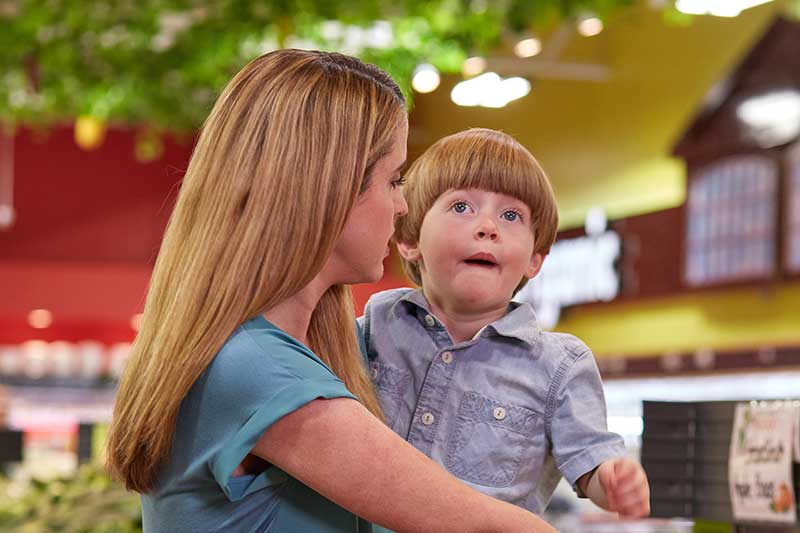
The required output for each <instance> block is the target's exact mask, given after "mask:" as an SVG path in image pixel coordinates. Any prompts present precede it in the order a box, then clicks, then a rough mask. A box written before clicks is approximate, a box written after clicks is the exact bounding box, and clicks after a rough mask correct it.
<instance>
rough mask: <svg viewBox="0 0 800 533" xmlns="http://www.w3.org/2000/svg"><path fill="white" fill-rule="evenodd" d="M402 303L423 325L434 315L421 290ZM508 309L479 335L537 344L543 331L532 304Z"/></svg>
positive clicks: (518, 305) (412, 292) (402, 300)
mask: <svg viewBox="0 0 800 533" xmlns="http://www.w3.org/2000/svg"><path fill="white" fill-rule="evenodd" d="M400 302H405V305H406V306H407V307H409V310H410V311H412V314H415V315H416V317H417V319H418V320H420V321H422V322H423V324H424V320H425V316H426V315H432V313H431V309H430V305H429V304H428V300H427V299H426V298H425V295H424V294H422V290H420V289H414V290H412V291H408V292H407V293H406V294H404V295H403V296H402V297H400V298H399V299H398V300H397V302H396V303H395V305H398V304H399V303H400ZM508 307H509V310H508V313H506V314H505V315H504V316H503V317H501V318H500V319H499V320H495V321H494V322H492V323H491V324H488V325H486V326H485V327H484V328H482V329H481V330H480V332H479V333H478V335H479V336H481V337H485V336H489V335H492V334H495V335H499V336H501V337H513V338H515V339H519V340H521V341H522V342H525V343H527V344H530V345H531V346H533V345H534V344H536V341H537V340H538V339H539V334H540V333H541V330H540V328H539V323H538V322H537V320H536V314H535V313H534V312H533V308H532V307H531V306H530V304H528V303H520V302H514V301H512V302H510V303H509V305H508ZM413 310H415V311H416V312H414V311H413ZM436 325H437V327H441V326H440V325H439V321H438V320H437V322H436Z"/></svg>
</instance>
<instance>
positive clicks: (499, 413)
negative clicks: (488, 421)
mask: <svg viewBox="0 0 800 533" xmlns="http://www.w3.org/2000/svg"><path fill="white" fill-rule="evenodd" d="M492 414H493V415H494V417H495V419H497V420H502V419H504V418H505V417H506V410H505V409H503V408H502V407H495V408H494V413H492Z"/></svg>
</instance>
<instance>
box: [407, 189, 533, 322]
mask: <svg viewBox="0 0 800 533" xmlns="http://www.w3.org/2000/svg"><path fill="white" fill-rule="evenodd" d="M398 248H399V250H400V253H401V255H403V257H404V258H405V259H406V260H409V261H417V262H418V264H419V267H420V276H421V278H422V286H423V289H424V291H425V294H426V296H427V297H428V298H429V299H432V300H433V301H432V302H431V303H435V304H437V305H439V306H444V307H450V306H458V308H459V309H460V310H462V311H480V310H489V309H494V308H498V307H504V306H506V305H508V302H509V301H510V300H511V297H512V296H513V293H514V289H515V288H516V286H517V284H518V283H519V282H520V280H521V279H522V277H523V276H525V277H528V278H531V277H533V276H535V275H536V274H537V273H538V272H539V269H540V268H541V266H542V261H543V259H544V258H543V256H542V255H541V254H539V253H534V252H533V250H534V236H533V230H532V225H531V213H530V209H529V208H528V206H527V205H526V204H525V202H523V201H522V200H519V199H517V198H514V197H512V196H506V195H504V194H500V193H495V192H489V191H485V190H481V189H451V190H449V191H447V192H445V193H444V194H442V195H441V196H440V197H439V198H438V199H437V200H436V202H435V203H434V204H433V206H432V207H431V209H430V210H429V211H428V213H427V214H426V215H425V218H424V219H423V221H422V227H421V228H420V235H419V243H416V244H408V243H400V244H399V245H398Z"/></svg>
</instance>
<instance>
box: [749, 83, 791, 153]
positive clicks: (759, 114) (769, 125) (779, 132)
mask: <svg viewBox="0 0 800 533" xmlns="http://www.w3.org/2000/svg"><path fill="white" fill-rule="evenodd" d="M736 116H738V117H739V120H741V121H742V122H743V123H744V124H746V125H747V126H748V128H749V129H750V134H751V135H752V136H753V137H754V138H755V140H756V142H758V143H759V145H761V146H762V147H764V148H769V147H772V146H778V145H780V144H784V143H787V142H789V141H791V140H793V139H795V138H796V137H797V136H798V134H800V92H798V91H796V90H794V89H785V90H781V91H773V92H769V93H766V94H762V95H759V96H754V97H752V98H749V99H747V100H745V101H744V102H742V103H741V104H739V107H738V108H737V109H736Z"/></svg>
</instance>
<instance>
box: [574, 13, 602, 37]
mask: <svg viewBox="0 0 800 533" xmlns="http://www.w3.org/2000/svg"><path fill="white" fill-rule="evenodd" d="M601 31H603V21H602V20H600V19H599V18H597V17H596V16H594V15H584V16H582V17H581V18H580V19H578V33H580V34H581V35H583V36H584V37H592V36H594V35H597V34H598V33H600V32H601Z"/></svg>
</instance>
